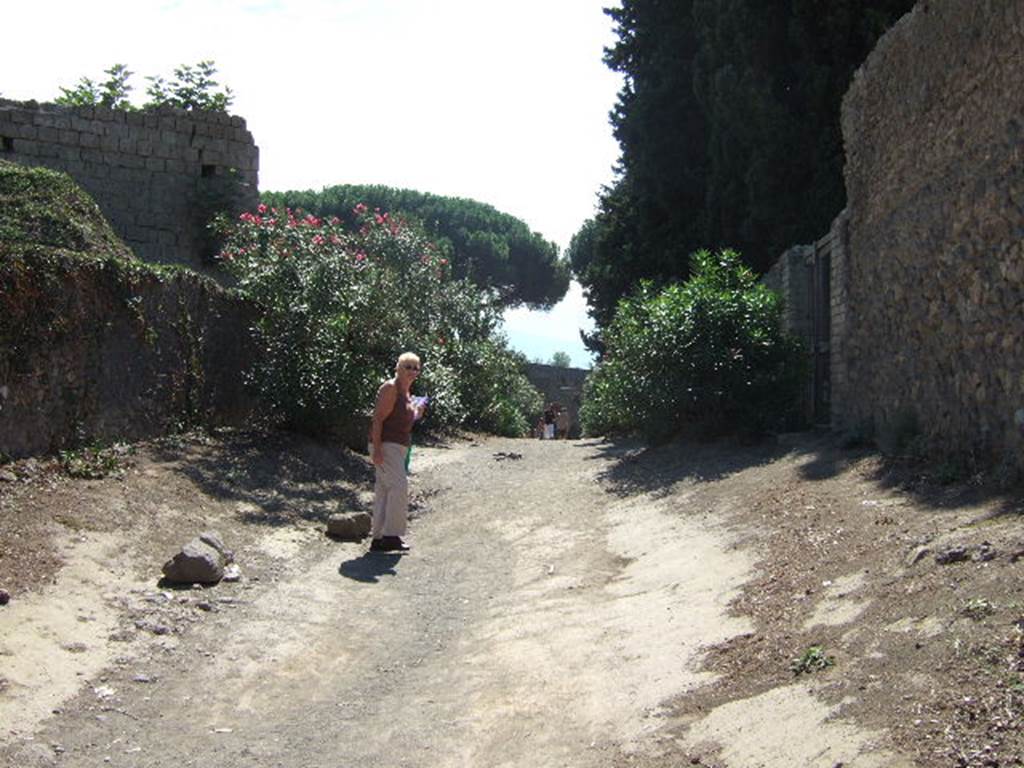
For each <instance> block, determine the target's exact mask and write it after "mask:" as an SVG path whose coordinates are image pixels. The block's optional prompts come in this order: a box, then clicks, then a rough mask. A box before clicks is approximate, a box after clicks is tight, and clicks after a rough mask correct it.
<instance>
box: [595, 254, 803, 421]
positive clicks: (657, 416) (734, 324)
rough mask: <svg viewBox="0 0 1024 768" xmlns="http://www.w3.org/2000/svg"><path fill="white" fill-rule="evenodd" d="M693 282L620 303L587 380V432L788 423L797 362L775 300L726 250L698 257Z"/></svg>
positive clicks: (799, 373)
mask: <svg viewBox="0 0 1024 768" xmlns="http://www.w3.org/2000/svg"><path fill="white" fill-rule="evenodd" d="M691 264H692V267H691V269H692V273H693V276H692V277H691V278H690V279H689V280H687V281H686V282H685V283H677V284H672V285H669V286H668V287H666V288H664V289H662V290H660V291H658V290H656V289H655V287H654V286H653V285H652V284H650V283H644V284H642V285H641V287H640V289H639V291H638V292H637V293H636V294H635V295H634V296H632V297H630V298H627V299H623V300H622V301H620V302H619V306H618V309H617V311H616V313H615V316H614V319H613V320H612V322H611V324H610V325H609V327H608V329H607V331H606V332H605V334H604V342H605V344H606V349H605V355H604V359H603V360H602V361H601V363H600V364H599V365H598V366H597V367H596V368H595V370H594V371H593V373H591V375H590V376H589V377H588V379H587V382H586V384H585V388H584V397H583V405H582V407H581V409H580V418H581V421H582V424H583V428H584V431H585V432H587V433H588V434H612V433H628V432H640V433H641V434H643V435H644V436H645V437H647V438H649V439H653V440H660V439H666V438H669V437H671V436H673V435H674V434H677V433H679V432H681V431H684V430H688V429H697V430H700V431H701V432H709V433H722V432H729V431H753V432H757V431H760V430H764V429H768V428H771V427H773V426H777V425H780V424H782V423H785V422H787V421H788V420H789V419H790V418H792V415H793V413H794V412H795V409H796V404H797V395H798V392H799V386H800V382H801V381H802V380H803V371H804V368H805V365H806V362H805V356H804V354H803V351H802V350H801V348H800V345H799V342H798V341H797V340H796V339H794V338H792V337H790V336H788V335H786V334H785V333H783V332H782V331H781V330H780V324H779V314H780V311H781V305H780V301H779V298H778V296H777V295H776V294H774V293H772V292H771V291H770V290H768V289H767V288H766V287H764V286H763V285H761V284H759V283H758V282H757V281H756V278H755V276H754V274H753V272H752V271H751V270H750V269H749V268H748V267H746V266H744V265H743V264H742V263H741V261H740V257H739V254H737V253H736V252H735V251H729V250H725V251H719V252H717V253H711V252H709V251H698V252H696V253H694V254H693V255H692V257H691Z"/></svg>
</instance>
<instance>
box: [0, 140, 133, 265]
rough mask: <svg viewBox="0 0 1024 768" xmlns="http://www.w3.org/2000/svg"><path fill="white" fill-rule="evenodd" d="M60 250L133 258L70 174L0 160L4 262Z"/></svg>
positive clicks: (0, 238) (1, 252)
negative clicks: (30, 252)
mask: <svg viewBox="0 0 1024 768" xmlns="http://www.w3.org/2000/svg"><path fill="white" fill-rule="evenodd" d="M58 250H59V251H63V252H75V253H87V252H93V253H110V254H116V255H118V256H120V257H123V258H125V259H131V258H132V256H131V252H130V251H129V250H128V249H127V248H126V247H125V245H124V244H123V243H122V242H121V241H120V240H119V239H118V237H117V235H115V234H114V231H113V230H112V229H111V227H110V224H109V223H108V222H107V221H106V219H104V218H103V214H102V213H101V212H100V209H99V206H97V205H96V203H95V201H93V199H92V198H91V197H89V195H88V194H87V193H85V192H84V191H83V190H82V189H81V188H80V187H79V186H78V185H77V184H75V182H74V181H73V180H72V179H71V177H70V176H68V175H67V174H65V173H62V172H60V171H52V170H50V169H48V168H41V167H27V166H22V165H18V164H16V163H9V162H7V161H4V160H0V259H3V258H9V257H12V256H14V255H16V254H21V253H24V252H26V251H34V252H40V251H46V252H52V251H58Z"/></svg>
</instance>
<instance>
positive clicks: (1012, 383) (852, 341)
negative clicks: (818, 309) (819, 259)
mask: <svg viewBox="0 0 1024 768" xmlns="http://www.w3.org/2000/svg"><path fill="white" fill-rule="evenodd" d="M1022 40H1024V3H1021V2H1017V1H1016V0H942V2H928V1H925V0H922V2H919V3H918V4H917V6H916V7H915V8H914V10H913V11H912V12H911V13H909V14H907V15H906V16H905V17H904V18H903V19H901V20H900V21H899V22H898V23H897V24H896V25H895V26H894V27H893V28H892V29H891V30H890V31H889V32H888V33H887V34H886V35H885V36H884V37H883V38H882V39H881V40H880V41H879V43H878V45H877V47H876V49H875V50H874V51H873V52H872V54H871V55H870V57H869V58H868V60H867V61H866V62H865V64H864V66H863V67H862V68H861V69H860V70H859V71H858V73H857V75H856V76H855V78H854V81H853V83H852V85H851V87H850V89H849V91H848V92H847V94H846V97H845V99H844V103H843V113H842V125H843V136H844V141H845V145H846V158H847V159H846V170H845V174H846V188H847V205H848V208H847V210H848V213H849V223H848V227H849V230H848V234H849V240H848V248H849V250H848V253H847V254H846V263H845V264H844V265H843V267H844V273H843V275H842V276H843V277H844V279H845V280H846V281H847V283H848V285H847V288H848V298H847V301H846V306H847V315H846V319H845V321H846V327H845V332H844V329H839V328H837V329H835V331H836V332H837V333H839V334H840V337H839V342H840V344H839V345H838V346H837V350H838V351H839V353H840V354H841V357H842V364H843V366H844V368H845V370H844V376H845V378H846V381H845V382H844V386H843V393H842V397H841V398H840V399H841V403H840V404H839V405H840V412H839V413H838V414H837V416H838V418H839V421H840V422H841V423H842V424H844V425H846V426H850V427H855V428H860V427H866V428H868V429H870V430H872V431H874V433H875V434H876V436H879V437H884V436H885V435H886V434H890V435H892V434H894V433H899V432H900V431H901V430H902V431H903V432H904V433H910V432H913V433H918V434H920V435H921V436H922V437H923V438H925V439H926V440H927V441H928V443H929V444H930V445H932V446H933V447H935V448H940V449H943V450H948V451H952V452H963V451H969V452H972V453H975V454H982V455H984V456H985V457H986V458H992V459H996V460H1002V461H1007V462H1010V463H1012V464H1015V465H1017V466H1018V467H1024V432H1022V424H1021V422H1022V421H1024V410H1022V409H1024V173H1022V170H1021V169H1022V163H1024V56H1021V41H1022ZM837 266H838V265H837V264H835V263H833V269H835V268H836V267H837Z"/></svg>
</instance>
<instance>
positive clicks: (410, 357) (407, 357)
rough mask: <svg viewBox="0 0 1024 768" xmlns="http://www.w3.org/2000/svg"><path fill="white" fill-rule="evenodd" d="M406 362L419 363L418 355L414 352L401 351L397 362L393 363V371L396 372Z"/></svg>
mask: <svg viewBox="0 0 1024 768" xmlns="http://www.w3.org/2000/svg"><path fill="white" fill-rule="evenodd" d="M406 363H416V365H421V364H420V356H419V355H417V354H416V353H415V352H403V353H402V354H400V355H399V356H398V362H397V363H395V373H398V371H399V370H400V369H401V367H402V366H403V365H405V364H406ZM421 367H422V366H421Z"/></svg>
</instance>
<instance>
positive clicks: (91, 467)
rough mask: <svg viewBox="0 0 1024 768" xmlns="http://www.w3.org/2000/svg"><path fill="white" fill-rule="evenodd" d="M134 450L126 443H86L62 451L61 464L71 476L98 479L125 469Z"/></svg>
mask: <svg viewBox="0 0 1024 768" xmlns="http://www.w3.org/2000/svg"><path fill="white" fill-rule="evenodd" d="M133 452H134V449H133V448H131V446H129V445H127V444H125V443H115V444H114V445H110V446H106V445H101V444H95V445H86V446H83V447H81V448H77V449H74V450H68V451H60V464H61V467H63V469H64V471H65V472H66V473H67V474H68V475H70V476H71V477H76V478H80V479H91V480H96V479H100V478H103V477H107V476H108V475H111V474H113V473H115V472H119V471H121V470H123V469H124V467H125V465H126V463H127V462H128V457H129V456H130V455H131V454H132V453H133Z"/></svg>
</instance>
